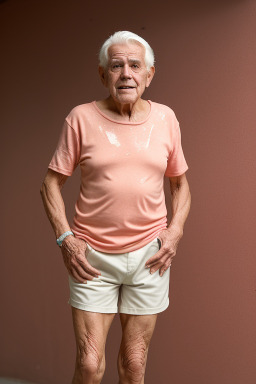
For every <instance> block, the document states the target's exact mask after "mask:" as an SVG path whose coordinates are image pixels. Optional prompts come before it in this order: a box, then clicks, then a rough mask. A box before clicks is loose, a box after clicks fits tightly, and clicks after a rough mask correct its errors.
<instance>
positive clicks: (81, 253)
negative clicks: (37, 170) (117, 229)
mask: <svg viewBox="0 0 256 384" xmlns="http://www.w3.org/2000/svg"><path fill="white" fill-rule="evenodd" d="M68 177H69V176H66V175H63V174H61V173H59V172H55V171H53V170H51V169H48V172H47V174H46V177H45V179H44V181H43V184H42V187H41V189H40V193H41V197H42V200H43V204H44V208H45V211H46V214H47V216H48V219H49V221H50V223H51V225H52V228H53V230H54V232H55V236H56V239H57V238H58V237H59V236H60V235H62V233H64V232H66V231H70V226H69V224H68V220H67V217H66V212H65V205H64V201H63V198H62V195H61V189H62V187H63V185H64V183H65V182H66V180H67V178H68ZM86 247H87V246H86V242H85V241H83V240H81V239H79V238H76V237H74V236H71V235H69V236H67V237H65V239H64V240H63V242H62V246H61V252H62V256H63V259H64V263H65V266H66V268H67V269H68V271H69V274H70V275H71V276H72V277H73V278H74V279H76V280H77V281H78V282H80V283H82V282H85V283H86V280H92V279H93V278H94V277H97V276H98V275H100V274H101V273H100V271H98V270H97V269H95V268H93V267H92V266H91V265H90V264H89V263H88V261H87V259H86V257H85V251H86Z"/></svg>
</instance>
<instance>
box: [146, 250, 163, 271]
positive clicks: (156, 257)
mask: <svg viewBox="0 0 256 384" xmlns="http://www.w3.org/2000/svg"><path fill="white" fill-rule="evenodd" d="M159 252H160V251H158V252H157V253H156V254H155V255H154V256H152V257H150V258H149V259H148V260H147V261H146V263H145V266H146V267H147V266H150V265H152V264H154V263H158V262H159V259H160V258H161V257H162V256H163V253H159Z"/></svg>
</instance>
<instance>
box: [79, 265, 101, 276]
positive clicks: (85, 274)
mask: <svg viewBox="0 0 256 384" xmlns="http://www.w3.org/2000/svg"><path fill="white" fill-rule="evenodd" d="M75 269H76V272H77V273H78V274H79V275H80V276H81V277H82V278H83V279H87V280H92V279H93V278H94V277H98V275H94V274H91V273H90V272H88V271H85V270H84V269H83V268H82V266H81V265H79V264H77V266H76V267H75Z"/></svg>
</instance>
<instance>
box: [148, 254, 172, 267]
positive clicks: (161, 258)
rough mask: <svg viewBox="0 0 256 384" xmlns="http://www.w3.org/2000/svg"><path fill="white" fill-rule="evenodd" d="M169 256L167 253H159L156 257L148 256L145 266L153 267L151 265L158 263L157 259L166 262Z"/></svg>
mask: <svg viewBox="0 0 256 384" xmlns="http://www.w3.org/2000/svg"><path fill="white" fill-rule="evenodd" d="M169 257H170V256H169V254H168V255H160V256H158V258H157V259H156V258H155V256H154V258H150V259H148V260H147V262H146V264H145V266H146V267H148V268H151V267H153V265H155V264H157V263H159V261H161V262H162V264H163V263H165V262H166V260H168V258H169Z"/></svg>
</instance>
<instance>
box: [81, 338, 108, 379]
mask: <svg viewBox="0 0 256 384" xmlns="http://www.w3.org/2000/svg"><path fill="white" fill-rule="evenodd" d="M76 369H77V370H78V371H79V372H80V374H81V376H82V377H102V376H103V373H104V371H105V356H104V353H103V352H102V351H100V350H99V347H98V343H97V340H96V338H94V336H93V335H91V334H89V333H87V334H86V335H84V338H83V339H81V340H79V343H78V349H77V359H76Z"/></svg>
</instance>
